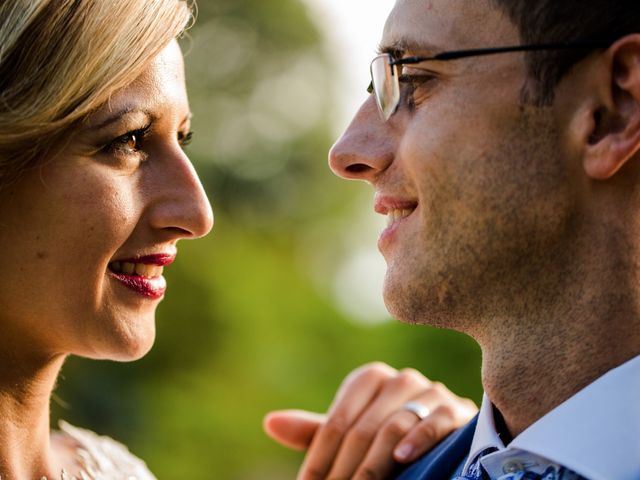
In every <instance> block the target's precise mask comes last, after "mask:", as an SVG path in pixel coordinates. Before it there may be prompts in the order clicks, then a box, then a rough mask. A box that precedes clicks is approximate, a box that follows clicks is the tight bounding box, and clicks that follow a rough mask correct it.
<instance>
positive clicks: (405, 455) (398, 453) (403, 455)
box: [393, 444, 413, 461]
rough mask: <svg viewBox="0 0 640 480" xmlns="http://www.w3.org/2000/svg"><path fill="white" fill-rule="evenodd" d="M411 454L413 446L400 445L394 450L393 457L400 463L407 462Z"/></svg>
mask: <svg viewBox="0 0 640 480" xmlns="http://www.w3.org/2000/svg"><path fill="white" fill-rule="evenodd" d="M412 454H413V445H409V444H405V445H401V446H399V447H398V448H396V449H395V451H394V452H393V455H394V456H395V457H396V458H397V459H398V460H401V461H404V460H409V458H410V457H411V455H412Z"/></svg>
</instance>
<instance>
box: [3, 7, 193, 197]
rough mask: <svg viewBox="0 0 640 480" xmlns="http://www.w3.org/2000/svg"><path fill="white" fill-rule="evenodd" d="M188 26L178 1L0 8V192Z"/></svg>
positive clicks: (185, 9)
mask: <svg viewBox="0 0 640 480" xmlns="http://www.w3.org/2000/svg"><path fill="white" fill-rule="evenodd" d="M191 19H192V14H191V7H190V5H189V4H188V2H187V1H185V0H2V1H1V2H0V186H2V185H3V184H5V183H6V182H7V181H8V180H10V179H12V178H14V177H15V176H16V175H18V174H19V173H20V172H22V171H24V169H26V168H28V167H30V166H32V165H34V164H37V160H38V159H39V158H40V157H42V156H43V155H45V154H46V153H47V152H48V151H49V149H50V148H51V147H52V146H54V145H56V144H58V143H59V142H60V141H61V140H62V139H63V138H64V136H65V135H68V134H69V133H70V132H71V129H72V127H73V126H74V124H76V122H78V121H79V120H81V119H83V118H86V116H87V115H89V114H90V113H91V112H93V111H95V110H96V109H97V108H98V107H100V106H101V105H103V104H104V103H105V102H107V101H108V99H109V97H110V95H111V94H113V93H114V92H115V91H117V90H118V89H120V88H122V87H124V86H126V85H128V84H129V83H131V82H132V81H133V80H135V79H136V78H137V77H138V76H139V75H140V74H141V72H142V70H143V69H144V68H145V66H146V65H147V64H148V62H150V61H151V60H152V59H153V58H154V57H155V56H156V55H157V54H158V53H160V51H161V50H162V49H163V48H164V47H165V46H166V45H168V44H169V43H170V41H171V40H172V39H174V38H175V37H177V36H178V35H180V33H181V32H183V31H184V29H185V28H187V26H188V23H189V22H190V21H191Z"/></svg>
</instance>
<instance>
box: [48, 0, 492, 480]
mask: <svg viewBox="0 0 640 480" xmlns="http://www.w3.org/2000/svg"><path fill="white" fill-rule="evenodd" d="M308 15H309V14H308V11H307V9H306V8H305V6H304V5H303V4H302V3H300V2H298V1H295V0H277V1H269V2H266V1H264V0H200V1H199V12H198V20H197V22H196V25H195V26H194V27H193V28H192V29H191V30H190V32H189V35H188V38H185V39H183V41H182V44H183V49H184V50H185V52H186V66H187V77H188V81H187V83H188V88H189V94H190V101H191V106H192V110H193V112H194V121H193V130H194V132H195V139H194V142H193V144H192V145H191V146H189V147H188V153H189V154H190V156H191V158H192V160H193V162H194V164H195V166H196V168H197V170H198V172H199V173H200V176H201V179H202V181H203V183H204V185H205V188H206V190H207V192H208V194H209V198H210V200H211V202H212V204H213V208H214V212H215V217H216V220H215V227H214V229H213V232H212V233H211V234H210V235H209V236H208V237H207V238H204V239H200V240H197V241H195V242H182V243H181V244H180V248H179V255H178V259H177V261H176V263H175V264H173V265H172V266H171V267H169V268H167V270H166V272H165V276H166V277H167V281H168V284H169V289H168V292H167V298H166V299H165V300H164V301H163V302H162V304H161V306H160V308H159V310H158V315H157V325H158V328H157V330H158V338H157V340H156V344H155V346H154V349H153V350H152V351H151V353H149V354H148V355H147V356H146V357H145V358H144V359H142V360H140V361H138V362H134V363H131V364H117V363H113V362H93V361H89V360H84V359H77V358H72V359H70V360H69V361H68V362H67V364H66V365H65V367H64V369H63V372H62V376H61V378H60V380H59V384H58V388H57V390H56V392H55V395H54V402H53V418H54V424H55V423H56V422H57V419H58V418H64V419H66V420H68V421H70V422H71V423H73V424H76V425H79V426H83V427H87V428H91V429H94V430H96V431H97V432H100V433H102V434H107V435H110V436H112V437H114V438H117V439H119V440H120V441H123V442H124V443H126V444H127V445H128V446H129V447H130V449H131V450H132V451H133V452H134V453H136V454H137V455H139V456H140V457H142V458H143V459H145V460H146V462H147V463H148V465H149V467H150V468H151V470H152V471H153V472H154V473H155V474H156V475H157V476H158V477H159V478H161V479H183V478H189V479H211V478H216V479H225V480H227V479H229V480H233V479H242V480H250V479H261V480H267V479H286V478H294V476H295V472H296V469H297V466H298V465H299V463H300V461H301V458H302V456H301V454H300V453H297V452H289V451H287V450H286V449H284V448H282V447H280V446H278V445H276V444H274V443H273V442H271V441H270V440H269V439H268V438H267V437H266V436H265V435H264V434H263V433H262V427H261V423H262V418H263V416H264V414H265V413H266V412H268V411H269V410H271V409H280V408H305V409H311V410H316V411H324V410H325V409H326V407H327V405H328V404H329V402H330V401H331V399H332V397H333V393H334V392H335V390H336V388H337V387H338V385H339V383H340V381H341V380H342V378H343V377H344V376H345V375H346V374H347V373H348V372H349V371H350V370H352V369H353V368H355V367H357V366H359V365H361V364H362V363H365V362H369V361H372V360H382V361H385V362H388V363H390V364H391V365H393V366H395V367H397V368H401V367H405V366H412V367H415V368H418V369H420V370H421V371H422V372H424V373H425V374H426V375H428V376H429V377H431V378H434V379H438V380H441V381H444V382H445V383H446V384H447V385H448V386H449V387H450V388H451V389H452V390H453V391H455V392H456V393H458V394H460V395H464V396H469V397H471V398H473V399H474V400H476V402H477V401H478V400H479V399H480V395H481V387H480V384H479V378H478V377H479V375H478V372H479V351H478V349H477V347H476V346H475V344H474V343H473V342H472V341H471V340H469V339H468V338H466V337H464V336H462V335H459V334H456V333H452V332H446V331H439V330H435V329H432V328H428V327H416V326H407V325H403V324H400V323H398V322H395V321H391V320H389V321H386V322H382V323H379V322H378V323H374V324H366V323H363V322H356V321H354V320H353V318H349V316H348V315H346V314H345V313H342V312H341V310H340V309H339V308H338V307H337V305H336V301H335V299H334V297H335V295H334V280H333V279H334V278H335V274H336V271H337V270H338V269H339V267H340V263H341V261H342V260H344V258H345V256H346V255H348V250H349V241H353V238H351V239H348V238H346V237H347V236H348V235H347V229H346V228H345V226H348V225H353V224H354V222H358V213H357V212H358V211H359V210H360V208H361V205H362V204H364V205H366V207H362V208H371V206H370V205H371V197H372V193H371V191H370V189H369V188H368V187H366V186H365V185H357V184H354V183H347V182H343V181H341V180H339V179H338V178H336V177H334V176H333V175H332V174H331V173H330V171H329V170H328V168H327V166H326V152H327V151H328V149H329V147H330V146H331V143H332V141H333V138H332V134H331V131H332V130H335V127H334V126H332V125H331V124H330V117H331V108H330V107H331V105H332V102H335V98H336V94H337V91H338V90H339V88H340V85H339V84H337V83H338V82H336V81H335V80H334V81H332V79H336V78H339V75H337V74H336V72H335V65H334V64H332V63H331V60H332V59H331V56H330V55H329V54H328V53H327V52H326V50H325V49H324V48H323V46H322V45H323V44H322V42H321V40H322V39H321V38H320V34H319V32H318V30H317V28H316V27H315V26H314V24H313V23H312V22H311V20H310V19H309V17H308ZM372 48H373V46H372ZM363 198H364V199H365V202H364V203H363V201H362V200H363ZM367 202H368V203H367ZM364 237H365V235H364V234H363V238H362V242H363V243H365V242H366V243H374V242H375V239H374V238H369V235H366V238H364ZM357 287H358V285H352V288H357Z"/></svg>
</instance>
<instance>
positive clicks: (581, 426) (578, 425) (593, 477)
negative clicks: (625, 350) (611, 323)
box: [463, 356, 640, 480]
mask: <svg viewBox="0 0 640 480" xmlns="http://www.w3.org/2000/svg"><path fill="white" fill-rule="evenodd" d="M489 447H496V448H498V450H501V451H502V452H498V453H496V454H492V455H488V456H487V457H485V458H486V459H488V460H489V462H487V463H488V464H492V465H494V466H495V465H497V464H498V463H497V462H496V460H498V459H499V458H500V457H503V458H504V457H505V453H506V454H508V453H509V452H512V453H513V452H515V453H521V452H528V453H530V454H533V456H534V457H542V458H541V459H539V460H541V461H542V463H545V461H546V464H556V465H561V466H563V467H566V468H568V469H570V470H573V471H574V472H576V473H579V474H580V475H582V476H584V477H585V478H588V479H589V480H638V479H640V356H637V357H636V358H634V359H632V360H630V361H628V362H626V363H624V364H623V365H620V366H619V367H617V368H615V369H613V370H611V371H609V372H607V373H606V374H605V375H603V376H602V377H600V378H598V379H597V380H596V381H595V382H593V383H592V384H590V385H588V386H587V387H586V388H584V389H583V390H581V391H580V392H578V393H576V394H575V395H574V396H572V397H571V398H569V399H568V400H566V401H565V402H564V403H562V404H560V405H559V406H558V407H556V408H555V409H553V410H552V411H550V412H549V413H547V414H546V415H545V416H543V417H542V418H540V419H539V420H538V421H537V422H535V423H534V424H533V425H531V426H530V427H529V428H527V429H526V430H525V431H524V432H522V433H521V434H520V435H518V436H517V437H516V438H514V439H513V441H512V442H511V443H510V444H509V445H508V446H507V447H506V448H505V445H504V444H503V442H502V441H501V440H500V437H499V435H498V433H497V432H496V428H495V423H494V419H493V408H492V405H491V401H490V400H489V399H488V397H487V396H486V395H485V396H484V398H483V401H482V407H481V409H480V415H479V417H478V424H477V427H476V431H475V435H474V437H473V442H472V444H471V451H470V455H469V459H468V460H467V462H466V463H465V466H464V469H463V472H467V471H468V469H469V467H470V465H471V463H472V462H473V461H474V460H475V458H476V457H477V456H478V455H479V454H480V452H482V451H483V450H485V449H486V448H489ZM492 456H493V457H494V458H493V459H490V457H492ZM531 458H532V457H531V456H530V457H529V458H528V460H531ZM545 459H546V460H545ZM534 461H535V460H534ZM482 463H483V465H484V466H485V467H487V465H486V464H485V462H484V461H483V462H482ZM543 466H544V465H543ZM489 473H490V474H491V473H492V472H489ZM492 478H496V477H494V475H493V474H492Z"/></svg>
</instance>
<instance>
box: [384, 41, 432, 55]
mask: <svg viewBox="0 0 640 480" xmlns="http://www.w3.org/2000/svg"><path fill="white" fill-rule="evenodd" d="M441 51H443V49H442V48H440V47H438V46H436V45H431V44H428V43H425V42H419V41H417V40H410V39H402V40H396V41H394V42H392V43H388V44H386V45H385V44H380V46H379V47H378V54H379V55H382V54H384V53H387V54H389V55H391V56H393V57H395V58H400V57H402V56H404V55H405V54H406V53H407V52H410V53H411V54H416V53H420V54H421V55H424V56H431V55H435V54H436V53H438V52H441Z"/></svg>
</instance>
